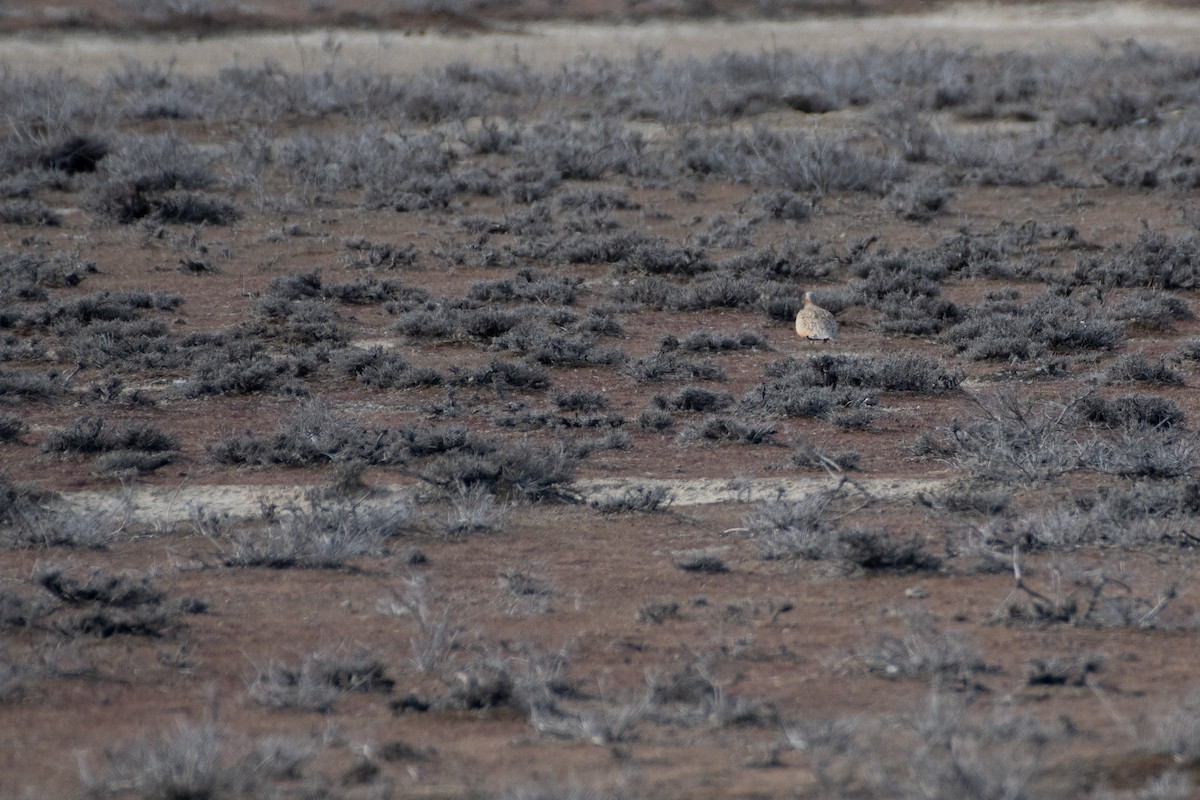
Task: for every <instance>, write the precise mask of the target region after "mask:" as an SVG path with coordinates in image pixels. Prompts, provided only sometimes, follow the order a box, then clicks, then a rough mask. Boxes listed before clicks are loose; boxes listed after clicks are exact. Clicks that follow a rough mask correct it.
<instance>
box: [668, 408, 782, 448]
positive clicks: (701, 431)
mask: <svg viewBox="0 0 1200 800" xmlns="http://www.w3.org/2000/svg"><path fill="white" fill-rule="evenodd" d="M778 430H779V427H778V425H777V424H776V423H775V421H774V420H770V419H756V418H752V417H741V416H737V415H721V414H710V415H709V416H707V417H705V418H704V419H703V420H702V421H700V422H698V423H696V424H695V425H690V426H688V427H687V428H684V429H683V430H681V431H680V432H679V441H680V442H681V443H683V444H694V443H699V444H703V443H706V442H734V443H737V444H772V445H773V444H778V442H776V441H775V434H776V433H777V432H778Z"/></svg>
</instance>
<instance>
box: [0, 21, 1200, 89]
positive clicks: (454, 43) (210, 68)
mask: <svg viewBox="0 0 1200 800" xmlns="http://www.w3.org/2000/svg"><path fill="white" fill-rule="evenodd" d="M1129 38H1134V39H1137V40H1139V41H1141V42H1145V43H1158V44H1162V45H1167V46H1171V47H1176V48H1183V49H1195V48H1196V47H1197V46H1198V45H1200V10H1194V9H1186V10H1185V9H1162V8H1155V7H1153V6H1149V5H1143V4H1140V3H1086V4H1082V3H1081V4H1071V3H1055V4H1047V5H1035V6H989V5H986V4H964V5H961V6H954V7H950V8H948V9H944V10H940V11H936V12H932V13H926V14H913V15H900V16H889V17H864V18H816V19H809V20H797V21H764V20H753V21H743V22H724V21H696V22H648V23H643V24H639V25H595V24H579V23H570V24H552V23H539V24H531V25H527V26H524V27H523V28H521V29H520V30H516V31H511V32H504V31H501V32H491V33H486V34H476V35H471V36H462V35H443V34H436V33H433V34H421V35H411V36H410V35H405V34H403V33H399V32H391V31H384V32H364V31H353V30H323V31H313V32H304V33H297V34H280V33H269V34H257V33H256V34H237V35H228V36H212V37H205V38H202V39H171V38H165V37H140V38H128V37H112V36H103V35H97V34H95V33H84V32H68V33H62V34H45V33H42V34H37V35H19V36H7V37H0V64H4V65H8V66H9V67H12V68H14V69H18V70H22V71H24V70H29V71H33V72H46V71H51V70H59V69H61V70H63V71H65V72H67V73H71V74H77V75H82V76H84V77H86V78H94V77H95V76H97V75H103V74H105V73H107V72H110V71H112V70H115V69H118V68H120V67H121V64H122V62H123V60H125V59H127V58H133V59H135V60H137V61H141V62H142V63H145V64H154V63H157V64H160V65H164V66H165V65H167V64H168V63H170V64H173V70H174V72H176V73H177V74H184V75H211V74H214V73H215V72H216V71H217V70H219V69H222V68H225V67H228V66H230V65H233V64H240V65H242V66H247V67H257V66H260V65H261V64H263V62H265V61H270V62H272V63H276V64H279V65H280V66H282V67H284V68H285V69H287V70H291V71H297V70H305V71H310V72H318V71H321V70H323V69H325V68H327V67H328V66H333V67H335V68H358V69H365V70H372V71H379V72H384V73H391V74H412V73H415V72H419V71H421V70H422V69H425V68H427V67H436V66H441V65H445V64H447V63H451V62H454V61H471V62H474V63H477V64H481V65H509V64H513V63H518V62H519V63H523V64H527V65H529V66H532V67H534V68H537V69H548V68H553V67H555V66H557V65H561V64H565V63H569V62H571V61H573V60H575V59H577V58H579V57H580V56H581V55H583V54H585V53H587V54H597V55H603V56H608V57H612V58H618V59H621V58H628V57H630V56H633V55H634V54H636V53H638V52H639V51H643V50H644V51H654V52H659V53H662V54H663V55H664V56H666V57H668V58H676V57H679V56H683V55H694V56H705V55H709V54H712V53H716V52H720V51H728V50H738V51H743V52H770V51H773V50H776V49H780V48H787V49H792V50H795V51H798V52H808V53H830V52H844V51H848V50H857V49H861V48H863V47H865V46H870V45H880V46H885V47H895V46H900V45H914V44H928V43H937V42H940V43H943V44H947V45H971V46H978V47H982V48H985V49H989V50H1009V49H1021V50H1032V51H1037V50H1051V49H1052V50H1056V51H1057V50H1061V49H1064V48H1067V49H1092V48H1094V47H1095V46H1096V44H1097V42H1098V41H1102V40H1104V41H1110V42H1121V41H1124V40H1126V39H1129Z"/></svg>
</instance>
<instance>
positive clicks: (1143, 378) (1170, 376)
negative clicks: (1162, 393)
mask: <svg viewBox="0 0 1200 800" xmlns="http://www.w3.org/2000/svg"><path fill="white" fill-rule="evenodd" d="M1105 377H1106V378H1107V380H1108V382H1109V383H1156V384H1159V385H1161V386H1183V385H1184V383H1185V381H1184V378H1183V375H1182V373H1180V372H1179V371H1178V370H1175V369H1172V368H1171V367H1168V366H1167V364H1166V362H1165V361H1164V360H1163V359H1161V358H1160V359H1158V360H1157V361H1154V360H1151V359H1150V358H1147V357H1146V356H1145V355H1144V354H1142V353H1126V354H1125V355H1122V356H1120V357H1118V358H1117V360H1116V361H1114V362H1113V363H1112V365H1111V366H1109V368H1108V371H1107V372H1106V373H1105Z"/></svg>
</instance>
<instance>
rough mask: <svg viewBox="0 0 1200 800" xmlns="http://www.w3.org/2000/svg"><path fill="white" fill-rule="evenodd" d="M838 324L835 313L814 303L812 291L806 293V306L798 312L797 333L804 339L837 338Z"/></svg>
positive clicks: (831, 339) (830, 339)
mask: <svg viewBox="0 0 1200 800" xmlns="http://www.w3.org/2000/svg"><path fill="white" fill-rule="evenodd" d="M837 331H838V324H837V320H836V319H834V318H833V314H831V313H829V312H828V311H826V310H825V309H823V308H821V307H820V306H818V305H814V304H813V300H812V292H805V293H804V308H802V309H800V310H799V311H798V312H797V313H796V335H798V336H800V337H801V338H802V339H822V340H824V339H827V340H829V341H831V342H832V341H833V340H834V339H836V338H837Z"/></svg>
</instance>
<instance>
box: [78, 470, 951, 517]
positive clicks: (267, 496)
mask: <svg viewBox="0 0 1200 800" xmlns="http://www.w3.org/2000/svg"><path fill="white" fill-rule="evenodd" d="M837 485H838V481H837V480H836V479H833V478H828V477H814V478H755V479H751V480H729V479H723V478H700V479H691V480H669V479H660V478H605V479H591V480H582V481H579V482H577V483H576V484H574V486H573V487H572V488H573V489H574V490H575V491H576V492H577V493H578V494H579V496H580V497H581V498H582V499H583V500H584V501H585V502H592V501H596V500H604V499H608V498H619V497H621V496H622V495H623V494H624V493H625V492H626V491H627V490H629V489H632V488H635V487H643V488H646V489H656V488H660V487H661V488H665V489H666V490H667V491H668V492H669V493H670V495H671V497H672V498H673V500H672V504H673V505H674V506H681V507H682V506H697V505H706V504H710V503H751V502H757V501H760V500H769V499H772V498H776V497H783V498H785V499H797V498H800V497H804V496H806V495H809V494H812V493H813V492H818V491H822V490H825V489H829V488H832V487H836V486H837ZM944 485H945V481H944V480H940V479H929V478H922V479H899V478H875V479H862V480H861V481H859V482H858V485H856V486H851V485H846V486H845V487H844V490H845V491H846V492H847V493H849V494H855V493H858V494H859V495H860V496H864V497H865V495H862V492H864V491H865V492H867V493H869V494H870V495H871V496H873V497H876V498H878V499H881V500H885V499H886V500H906V499H910V498H912V497H915V496H916V495H917V494H919V493H921V492H928V491H931V490H936V489H938V488H939V487H941V486H944ZM415 490H416V487H414V486H399V487H377V489H376V491H375V492H374V493H373V494H372V495H371V496H369V497H368V498H366V499H365V500H364V501H363V502H365V503H367V504H370V505H386V504H388V503H396V502H403V501H406V500H408V499H409V498H411V497H412V495H413V492H414V491H415ZM305 491H306V488H305V487H303V486H188V485H183V486H177V487H163V486H130V487H127V488H125V489H110V490H97V491H74V492H64V493H62V495H61V496H60V497H59V499H58V502H57V504H58V506H59V507H61V508H66V509H70V510H74V511H97V510H109V511H125V510H128V511H129V513H130V514H131V515H132V518H133V519H134V520H136V521H137V522H138V523H139V524H149V525H159V526H162V527H164V528H168V527H174V526H177V525H179V524H180V523H182V522H186V521H187V520H189V519H191V518H192V517H193V515H194V514H195V513H196V512H197V511H198V510H200V509H203V510H204V512H205V513H209V514H218V515H221V516H228V517H229V518H230V519H234V520H243V519H256V518H259V517H261V516H262V513H263V509H264V507H267V506H275V507H276V508H278V509H284V508H287V507H288V506H296V505H303V504H304V499H305Z"/></svg>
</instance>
